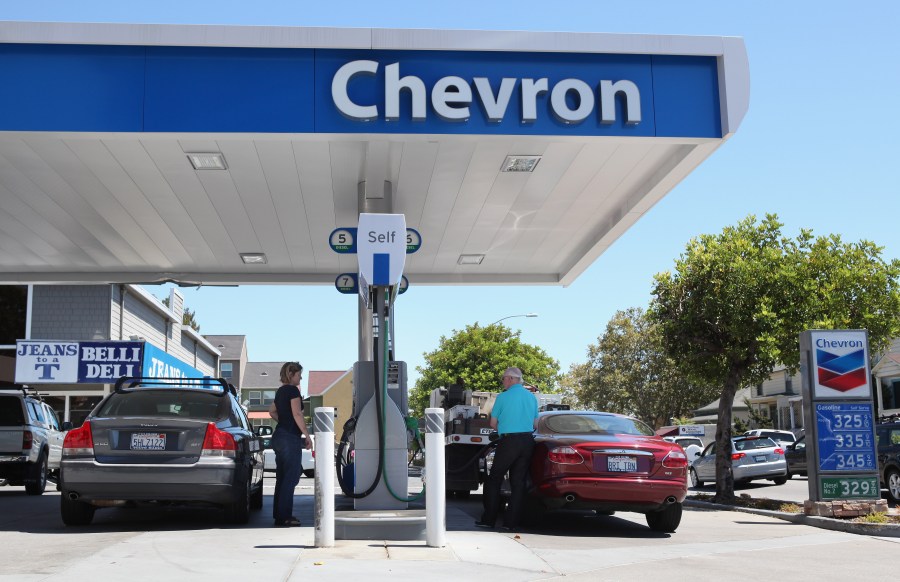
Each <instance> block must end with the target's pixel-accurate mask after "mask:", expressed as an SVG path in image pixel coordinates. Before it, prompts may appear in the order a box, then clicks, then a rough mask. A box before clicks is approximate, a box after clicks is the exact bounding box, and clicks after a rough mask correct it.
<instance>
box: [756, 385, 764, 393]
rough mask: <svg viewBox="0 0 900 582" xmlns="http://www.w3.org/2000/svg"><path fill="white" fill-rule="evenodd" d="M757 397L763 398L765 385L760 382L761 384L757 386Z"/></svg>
mask: <svg viewBox="0 0 900 582" xmlns="http://www.w3.org/2000/svg"><path fill="white" fill-rule="evenodd" d="M756 395H757V396H762V395H763V385H762V382H760V383H759V384H757V385H756Z"/></svg>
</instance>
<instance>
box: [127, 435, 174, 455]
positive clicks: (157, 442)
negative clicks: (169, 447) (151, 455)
mask: <svg viewBox="0 0 900 582" xmlns="http://www.w3.org/2000/svg"><path fill="white" fill-rule="evenodd" d="M131 450H132V451H164V450H166V434H165V433H160V432H136V433H132V435H131Z"/></svg>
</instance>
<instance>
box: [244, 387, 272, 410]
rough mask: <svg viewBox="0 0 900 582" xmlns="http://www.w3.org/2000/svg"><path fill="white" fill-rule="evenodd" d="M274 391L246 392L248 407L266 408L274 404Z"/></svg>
mask: <svg viewBox="0 0 900 582" xmlns="http://www.w3.org/2000/svg"><path fill="white" fill-rule="evenodd" d="M275 392H276V390H250V391H249V392H247V399H248V400H249V402H248V403H247V404H248V405H249V406H268V405H269V404H272V403H273V402H275Z"/></svg>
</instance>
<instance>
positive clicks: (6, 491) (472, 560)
mask: <svg viewBox="0 0 900 582" xmlns="http://www.w3.org/2000/svg"><path fill="white" fill-rule="evenodd" d="M267 482H269V483H270V482H271V480H267ZM311 485H312V481H311V480H309V479H303V480H301V485H300V486H299V487H298V489H297V497H296V503H295V509H296V513H297V515H298V517H300V518H301V520H303V522H304V524H305V525H304V526H303V527H299V528H291V529H283V528H273V527H272V519H271V511H272V508H271V486H270V484H269V486H267V490H266V498H265V506H264V508H263V510H262V511H260V512H254V514H253V517H252V519H251V522H250V523H249V524H248V525H247V526H243V527H231V526H224V525H223V524H222V522H221V516H220V513H219V512H218V511H216V510H212V509H183V508H182V509H174V508H173V509H167V510H159V509H152V510H151V509H138V510H125V509H105V510H101V511H98V513H97V518H96V520H95V523H94V524H93V525H91V526H90V527H87V528H66V527H65V526H63V525H62V524H61V522H60V520H59V514H58V503H59V497H58V494H57V493H55V492H48V493H47V494H45V495H44V496H41V497H37V498H36V497H29V496H26V495H24V494H22V493H21V492H17V491H12V489H14V488H3V489H0V581H4V582H5V581H6V580H17V581H38V580H40V581H44V580H60V581H62V580H65V581H66V582H77V581H81V580H85V581H87V580H90V581H91V582H95V581H96V580H120V579H127V580H130V581H143V580H146V581H148V582H149V581H153V582H159V581H161V580H178V581H182V580H201V581H206V580H210V581H212V580H217V581H221V580H238V579H241V580H248V579H249V580H266V581H269V580H288V581H298V582H299V581H304V582H306V581H308V580H341V581H346V580H360V581H362V580H393V579H397V578H398V577H401V578H410V577H416V579H419V578H422V579H425V580H428V581H429V582H434V581H442V580H457V581H458V580H471V579H482V580H490V581H491V582H500V581H507V580H509V581H520V580H521V581H531V580H635V579H648V578H651V577H654V578H659V577H666V578H668V579H688V578H690V579H695V580H712V579H714V578H716V579H718V578H722V577H723V576H727V578H728V579H729V580H751V579H754V580H758V579H759V577H760V575H761V574H762V575H765V576H766V577H767V578H774V579H785V577H787V576H792V575H793V576H794V577H795V578H794V579H798V580H799V579H817V580H841V581H842V582H843V581H845V580H846V579H847V578H848V577H851V576H857V577H858V576H860V575H863V574H864V575H865V576H866V577H867V578H870V579H881V578H888V577H892V576H894V575H895V566H894V564H893V560H891V559H889V556H892V555H893V552H895V551H897V549H898V546H897V545H896V543H897V542H898V541H900V540H897V539H894V538H884V537H879V536H867V535H856V534H851V533H846V532H835V531H828V530H823V529H820V528H815V527H810V526H808V525H803V524H793V523H789V522H786V521H783V520H781V519H777V518H775V517H772V516H765V515H750V514H747V513H741V512H735V511H721V510H716V509H707V508H701V507H687V508H686V511H685V514H684V519H683V521H682V524H681V527H680V528H679V529H678V532H677V533H675V534H672V535H668V534H660V533H655V532H652V531H651V530H650V529H649V528H647V527H646V524H645V521H644V517H643V516H642V515H638V514H629V513H620V514H616V515H614V516H609V517H603V516H593V515H586V514H558V515H554V516H552V517H550V518H549V519H548V521H547V522H546V523H545V524H544V525H542V526H541V527H540V528H535V529H531V530H526V531H523V532H521V533H519V534H505V533H499V532H494V531H483V530H476V529H475V528H474V519H475V517H476V516H477V515H478V513H479V512H480V505H481V498H480V496H478V495H473V496H472V497H471V498H470V499H452V500H448V508H447V529H448V532H447V546H446V547H443V548H428V547H426V546H425V544H424V542H418V541H414V542H397V541H357V540H338V541H337V542H336V545H335V547H334V548H315V547H314V531H313V528H312V527H311V525H312V512H313V498H312V487H311Z"/></svg>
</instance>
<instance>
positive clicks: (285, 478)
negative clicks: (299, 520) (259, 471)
mask: <svg viewBox="0 0 900 582" xmlns="http://www.w3.org/2000/svg"><path fill="white" fill-rule="evenodd" d="M272 450H274V451H275V502H274V503H273V504H272V517H274V518H275V521H284V520H286V519H290V518H291V516H293V515H294V487H296V486H297V483H299V482H300V473H301V472H302V470H303V456H302V455H303V437H301V436H300V435H294V434H291V433H289V432H287V431H285V430H280V429H278V428H277V427H276V428H275V434H273V435H272Z"/></svg>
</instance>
